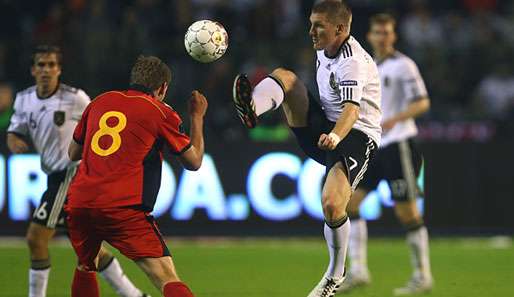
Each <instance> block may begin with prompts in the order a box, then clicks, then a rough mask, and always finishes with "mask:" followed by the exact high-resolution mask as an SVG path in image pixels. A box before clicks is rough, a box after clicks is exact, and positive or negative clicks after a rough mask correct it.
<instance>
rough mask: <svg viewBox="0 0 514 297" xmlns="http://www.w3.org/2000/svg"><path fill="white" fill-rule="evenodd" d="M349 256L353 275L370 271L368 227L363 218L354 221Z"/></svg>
mask: <svg viewBox="0 0 514 297" xmlns="http://www.w3.org/2000/svg"><path fill="white" fill-rule="evenodd" d="M348 248H349V250H348V256H349V257H350V264H351V268H350V270H351V272H352V273H353V274H359V273H367V271H368V226H367V224H366V220H363V219H361V218H359V219H355V220H352V231H351V232H350V243H349V247H348Z"/></svg>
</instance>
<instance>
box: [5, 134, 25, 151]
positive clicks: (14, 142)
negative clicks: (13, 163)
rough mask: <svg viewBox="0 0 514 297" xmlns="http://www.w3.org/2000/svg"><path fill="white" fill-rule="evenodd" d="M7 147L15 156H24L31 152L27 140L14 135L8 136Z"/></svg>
mask: <svg viewBox="0 0 514 297" xmlns="http://www.w3.org/2000/svg"><path fill="white" fill-rule="evenodd" d="M7 146H8V147H9V150H10V151H11V152H12V153H14V154H22V153H25V152H27V151H28V150H29V145H28V144H27V143H26V142H25V140H23V139H21V138H19V137H18V136H16V135H13V134H7Z"/></svg>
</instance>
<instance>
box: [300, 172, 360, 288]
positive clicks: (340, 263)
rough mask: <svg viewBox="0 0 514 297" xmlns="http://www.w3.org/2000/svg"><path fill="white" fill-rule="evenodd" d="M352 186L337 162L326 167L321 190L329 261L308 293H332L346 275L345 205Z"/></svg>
mask: <svg viewBox="0 0 514 297" xmlns="http://www.w3.org/2000/svg"><path fill="white" fill-rule="evenodd" d="M351 194H352V188H351V186H350V182H349V181H348V178H347V174H346V169H345V168H344V167H343V165H342V164H341V162H337V163H336V164H335V165H334V166H333V167H332V168H331V169H330V171H329V173H328V175H327V179H326V182H325V185H324V186H323V192H322V206H323V214H324V216H325V227H324V234H325V240H326V242H327V247H328V252H329V256H330V261H329V264H328V268H327V271H326V272H325V275H324V276H323V278H322V280H321V281H320V282H319V283H318V285H317V286H316V287H315V288H314V289H313V290H312V291H311V293H310V294H309V296H308V297H318V296H333V295H334V294H335V292H336V291H337V289H338V288H339V286H340V285H341V284H342V283H343V281H344V278H345V260H346V251H347V248H348V241H349V237H350V221H349V220H348V215H347V213H346V206H347V204H348V201H349V200H350V196H351Z"/></svg>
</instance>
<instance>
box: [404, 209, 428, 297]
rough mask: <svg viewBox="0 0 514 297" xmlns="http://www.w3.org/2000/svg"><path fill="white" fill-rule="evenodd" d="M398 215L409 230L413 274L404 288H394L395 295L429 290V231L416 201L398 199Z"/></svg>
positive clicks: (408, 239)
mask: <svg viewBox="0 0 514 297" xmlns="http://www.w3.org/2000/svg"><path fill="white" fill-rule="evenodd" d="M394 210H395V213H396V216H397V217H398V219H399V220H400V222H401V223H402V225H403V226H404V227H405V229H406V230H407V244H408V246H409V249H410V256H411V264H412V268H413V270H414V271H413V275H412V278H411V280H410V281H409V282H408V283H407V284H406V285H405V286H404V287H402V288H397V289H395V290H394V294H395V295H410V294H416V293H423V292H428V291H430V290H431V289H432V285H433V278H432V272H431V269H430V256H429V245H428V231H427V228H426V227H425V225H424V223H423V218H422V217H421V214H420V213H419V211H418V208H417V205H416V201H415V200H408V201H397V202H396V204H395V207H394Z"/></svg>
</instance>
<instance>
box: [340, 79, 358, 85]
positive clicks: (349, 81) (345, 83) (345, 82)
mask: <svg viewBox="0 0 514 297" xmlns="http://www.w3.org/2000/svg"><path fill="white" fill-rule="evenodd" d="M339 85H340V86H343V87H349V86H356V85H357V81H356V80H343V81H340V82H339Z"/></svg>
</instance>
